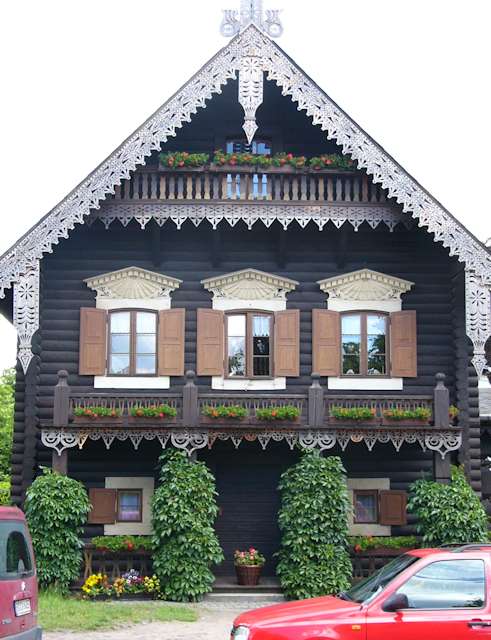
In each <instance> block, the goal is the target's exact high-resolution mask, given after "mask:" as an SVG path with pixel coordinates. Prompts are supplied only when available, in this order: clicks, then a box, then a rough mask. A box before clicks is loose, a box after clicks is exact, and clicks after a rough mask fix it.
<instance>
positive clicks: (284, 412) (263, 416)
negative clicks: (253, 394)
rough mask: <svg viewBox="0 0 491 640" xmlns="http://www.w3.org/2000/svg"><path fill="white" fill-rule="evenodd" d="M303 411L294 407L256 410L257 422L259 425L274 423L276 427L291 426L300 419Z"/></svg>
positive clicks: (273, 407)
mask: <svg viewBox="0 0 491 640" xmlns="http://www.w3.org/2000/svg"><path fill="white" fill-rule="evenodd" d="M300 415H301V411H300V409H299V408H298V407H295V406H293V405H284V406H272V407H265V408H264V409H256V422H257V423H258V424H265V423H268V422H269V423H273V424H274V425H275V427H276V426H280V427H281V426H290V425H292V424H293V425H294V424H296V423H297V422H298V421H299V419H300Z"/></svg>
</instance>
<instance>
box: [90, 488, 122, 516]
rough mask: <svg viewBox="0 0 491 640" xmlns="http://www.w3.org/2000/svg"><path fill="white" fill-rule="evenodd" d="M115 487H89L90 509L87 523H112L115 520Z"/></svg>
mask: <svg viewBox="0 0 491 640" xmlns="http://www.w3.org/2000/svg"><path fill="white" fill-rule="evenodd" d="M116 498H117V492H116V489H90V490H89V500H90V503H91V505H92V509H91V510H90V513H89V519H88V522H89V524H114V522H116Z"/></svg>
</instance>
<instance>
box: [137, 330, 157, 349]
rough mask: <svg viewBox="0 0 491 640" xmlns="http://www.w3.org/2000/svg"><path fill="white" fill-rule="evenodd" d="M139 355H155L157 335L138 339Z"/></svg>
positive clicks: (142, 336)
mask: <svg viewBox="0 0 491 640" xmlns="http://www.w3.org/2000/svg"><path fill="white" fill-rule="evenodd" d="M136 352H137V353H155V334H153V335H138V336H137V337H136Z"/></svg>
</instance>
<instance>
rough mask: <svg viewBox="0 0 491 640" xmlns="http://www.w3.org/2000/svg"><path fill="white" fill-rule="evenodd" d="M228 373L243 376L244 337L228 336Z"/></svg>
mask: <svg viewBox="0 0 491 640" xmlns="http://www.w3.org/2000/svg"><path fill="white" fill-rule="evenodd" d="M228 373H229V375H231V376H245V337H237V338H234V337H231V336H230V335H229V337H228Z"/></svg>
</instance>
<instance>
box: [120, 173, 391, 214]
mask: <svg viewBox="0 0 491 640" xmlns="http://www.w3.org/2000/svg"><path fill="white" fill-rule="evenodd" d="M113 199H115V200H123V201H125V202H127V201H131V202H134V201H138V202H141V201H159V202H160V201H176V200H177V201H181V202H182V201H191V202H196V201H199V202H201V201H205V202H206V201H215V202H216V201H222V202H223V201H227V202H228V201H230V200H234V201H237V200H238V201H245V202H251V201H266V202H268V201H269V202H305V203H309V202H310V203H314V202H315V203H320V202H323V203H343V204H345V203H364V204H380V203H385V202H386V194H385V191H384V190H383V189H382V188H381V187H380V185H376V184H373V183H372V182H371V180H369V178H368V176H366V175H365V174H363V173H360V172H356V171H341V170H335V169H331V170H321V171H316V170H314V169H308V168H307V169H294V168H293V167H288V168H269V169H263V170H260V169H259V170H258V169H256V168H251V167H239V168H237V167H229V168H224V167H214V166H213V165H211V166H209V167H203V168H200V169H165V168H160V167H155V168H152V167H143V168H141V169H139V170H138V171H136V172H135V173H134V174H133V176H132V177H131V179H130V180H127V181H125V182H123V183H122V184H121V185H119V186H117V187H116V191H115V194H114V196H113Z"/></svg>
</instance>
